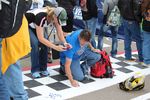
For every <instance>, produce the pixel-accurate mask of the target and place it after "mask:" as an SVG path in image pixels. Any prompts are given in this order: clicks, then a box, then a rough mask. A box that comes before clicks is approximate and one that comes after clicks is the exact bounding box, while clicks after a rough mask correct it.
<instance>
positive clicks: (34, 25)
mask: <svg viewBox="0 0 150 100" xmlns="http://www.w3.org/2000/svg"><path fill="white" fill-rule="evenodd" d="M26 17H27V20H28V22H29V31H30V39H31V46H32V50H31V63H32V67H31V73H32V76H33V78H40V77H41V75H42V76H48V75H49V72H48V71H47V53H48V51H47V49H48V47H50V48H53V49H55V50H57V51H64V50H65V49H66V47H67V46H70V45H69V44H68V43H66V40H65V38H64V35H63V31H62V28H61V24H63V25H64V24H65V23H66V22H65V20H66V19H67V14H66V11H65V10H64V9H63V8H62V7H57V8H53V7H44V8H40V9H35V10H30V11H28V12H27V13H26ZM50 23H52V24H53V25H54V26H55V28H56V31H57V35H58V38H59V39H60V41H61V42H62V43H64V45H65V46H62V45H55V44H53V43H51V42H50V41H48V40H47V39H46V35H45V34H44V31H43V30H44V27H48V25H49V24H50Z"/></svg>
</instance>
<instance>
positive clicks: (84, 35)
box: [80, 29, 91, 41]
mask: <svg viewBox="0 0 150 100" xmlns="http://www.w3.org/2000/svg"><path fill="white" fill-rule="evenodd" d="M80 38H81V39H84V40H85V41H90V40H91V32H90V31H89V30H87V29H84V30H83V31H81V33H80Z"/></svg>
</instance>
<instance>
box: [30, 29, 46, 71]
mask: <svg viewBox="0 0 150 100" xmlns="http://www.w3.org/2000/svg"><path fill="white" fill-rule="evenodd" d="M29 32H30V41H31V47H32V50H31V63H32V67H31V73H34V72H39V71H46V70H47V58H48V48H47V46H45V45H44V44H42V43H40V42H39V40H38V38H37V36H36V35H35V34H36V33H34V32H33V31H32V30H31V29H30V28H29Z"/></svg>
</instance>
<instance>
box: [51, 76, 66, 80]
mask: <svg viewBox="0 0 150 100" xmlns="http://www.w3.org/2000/svg"><path fill="white" fill-rule="evenodd" d="M51 78H53V79H55V80H57V81H65V80H68V78H67V76H65V75H55V76H51Z"/></svg>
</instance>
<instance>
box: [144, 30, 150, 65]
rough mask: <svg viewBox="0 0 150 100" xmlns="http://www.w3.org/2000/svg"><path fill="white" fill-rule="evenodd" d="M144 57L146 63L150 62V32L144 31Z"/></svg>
mask: <svg viewBox="0 0 150 100" xmlns="http://www.w3.org/2000/svg"><path fill="white" fill-rule="evenodd" d="M143 58H144V63H145V64H150V32H146V31H143Z"/></svg>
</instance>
